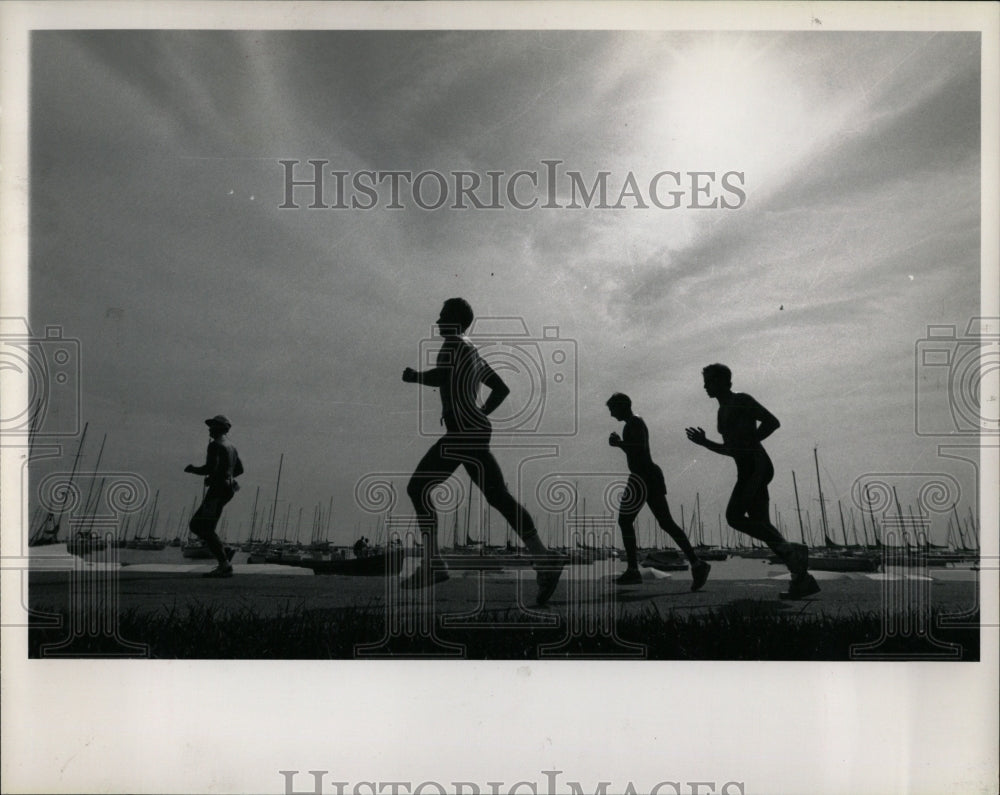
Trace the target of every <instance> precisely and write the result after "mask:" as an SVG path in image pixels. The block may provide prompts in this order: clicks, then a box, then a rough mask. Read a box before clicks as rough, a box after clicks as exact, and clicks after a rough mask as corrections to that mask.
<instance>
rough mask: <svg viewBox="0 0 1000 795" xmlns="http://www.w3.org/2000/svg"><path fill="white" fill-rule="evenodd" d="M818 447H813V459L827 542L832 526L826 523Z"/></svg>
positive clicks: (824, 535) (824, 539) (824, 537)
mask: <svg viewBox="0 0 1000 795" xmlns="http://www.w3.org/2000/svg"><path fill="white" fill-rule="evenodd" d="M816 450H817V448H815V447H814V448H813V460H815V462H816V488H817V490H818V491H819V510H820V515H821V516H822V517H823V542H824V543H826V541H827V539H828V538H829V537H830V528H829V527H828V526H827V523H826V501H825V500H824V499H823V484H822V483H820V480H819V453H818V452H817V451H816Z"/></svg>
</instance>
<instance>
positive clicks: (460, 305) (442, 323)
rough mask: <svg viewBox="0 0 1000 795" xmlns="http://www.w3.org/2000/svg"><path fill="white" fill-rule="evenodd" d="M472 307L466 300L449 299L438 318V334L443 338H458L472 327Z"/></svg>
mask: <svg viewBox="0 0 1000 795" xmlns="http://www.w3.org/2000/svg"><path fill="white" fill-rule="evenodd" d="M473 318H474V315H473V314H472V307H471V306H469V302H468V301H466V300H465V299H464V298H449V299H448V300H447V301H445V302H444V305H443V306H442V307H441V314H440V316H439V317H438V321H437V326H438V333H439V334H440V335H441V336H442V337H457V336H458V335H459V334H462V333H464V332H465V330H466V329H467V328H468V327H469V326H471V325H472V320H473Z"/></svg>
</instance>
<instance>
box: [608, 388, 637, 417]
mask: <svg viewBox="0 0 1000 795" xmlns="http://www.w3.org/2000/svg"><path fill="white" fill-rule="evenodd" d="M606 405H607V407H608V411H610V412H611V416H612V417H614V418H615V419H616V420H624V419H627V418H628V416H629V414H631V413H632V398H630V397H629V396H628V395H626V394H624V393H622V392H615V393H614V394H613V395H612V396H611V397H609V398H608V402H607V404H606Z"/></svg>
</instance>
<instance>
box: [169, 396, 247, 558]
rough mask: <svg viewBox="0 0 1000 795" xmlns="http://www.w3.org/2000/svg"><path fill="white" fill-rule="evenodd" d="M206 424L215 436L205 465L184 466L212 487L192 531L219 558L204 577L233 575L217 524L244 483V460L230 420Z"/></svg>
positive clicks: (223, 419)
mask: <svg viewBox="0 0 1000 795" xmlns="http://www.w3.org/2000/svg"><path fill="white" fill-rule="evenodd" d="M205 424H206V425H207V426H208V435H209V436H211V437H212V441H210V442H209V443H208V455H207V457H206V460H205V465H204V466H200V467H196V466H193V465H192V464H188V465H187V466H186V467H184V471H185V472H190V473H192V474H194V475H204V477H205V485H206V486H207V487H208V490H207V491H206V492H205V497H204V499H203V500H202V501H201V505H199V506H198V510H197V511H195V513H194V515H193V516H192V517H191V523H190V525H189V527H190V528H191V532H192V533H194V534H195V535H196V536H198V538H200V539H202V540H203V541H204V542H205V545H206V546H207V547H208V549H209V551H211V553H212V554H213V555H215V559H216V560H217V561H219V565H218V566H217V567H216V568H214V569H212V571H210V572H208V573H207V574H205V575H204V576H205V577H232V576H233V567H232V565H231V564H230V563H229V556H227V554H226V549H225V547H224V546H223V544H222V540H221V539H220V538H219V536H218V535H216V533H215V527H216V525H217V524H218V523H219V517H221V516H222V509H223V508H225V507H226V503H228V502H229V501H230V500H231V499H232V498H233V495H234V494H235V493H236V492H237V491H239V488H240V486H239V484H238V483H237V482H236V478H238V477H239V476H240V475H242V474H243V463H242V462H241V461H240V457H239V454H238V453H237V452H236V448H235V447H233V445H232V443H231V442H230V441H229V439H227V438H226V434H227V433H228V432H229V429H230V428H231V427H232V425H231V424H230V422H229V420H227V419H226V418H225V417H223V416H222V415H221V414H219V415H216V416H215V417H212V418H211V419H208V420H205Z"/></svg>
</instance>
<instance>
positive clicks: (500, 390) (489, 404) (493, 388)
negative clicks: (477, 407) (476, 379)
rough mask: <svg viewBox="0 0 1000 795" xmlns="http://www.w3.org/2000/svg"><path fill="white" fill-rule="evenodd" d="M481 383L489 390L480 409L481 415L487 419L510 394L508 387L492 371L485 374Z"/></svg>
mask: <svg viewBox="0 0 1000 795" xmlns="http://www.w3.org/2000/svg"><path fill="white" fill-rule="evenodd" d="M483 383H484V384H486V387H487V388H488V389H489V390H490V394H489V395H488V396H487V398H486V402H485V403H483V408H482V412H483V414H485V415H486V416H487V417H488V416H490V414H492V413H493V412H494V411H496V410H497V408H499V406H500V404H501V403H503V402H504V401H505V400H506V399H507V395H509V394H510V387H509V386H507V384H506V383H504V380H503V379H502V378H501V377H500V376H499V375H497V374H496V373H495V372H494V371H493V370H489V372H487V373H486V377H485V378H484V379H483Z"/></svg>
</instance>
